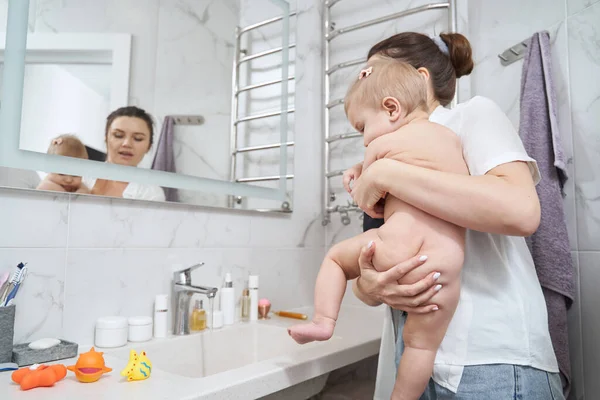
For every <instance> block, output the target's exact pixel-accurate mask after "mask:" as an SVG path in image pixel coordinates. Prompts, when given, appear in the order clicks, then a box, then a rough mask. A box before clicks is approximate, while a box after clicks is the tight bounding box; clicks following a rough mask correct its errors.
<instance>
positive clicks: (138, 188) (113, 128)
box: [84, 106, 165, 201]
mask: <svg viewBox="0 0 600 400" xmlns="http://www.w3.org/2000/svg"><path fill="white" fill-rule="evenodd" d="M104 139H105V141H106V149H107V157H106V162H107V163H112V164H119V165H126V166H130V167H137V166H138V164H139V163H140V162H141V161H142V159H143V158H144V155H145V154H146V153H148V151H150V148H151V147H152V143H153V142H154V127H153V122H152V117H151V116H150V114H148V113H147V112H146V111H144V110H142V109H141V108H138V107H134V106H128V107H121V108H119V109H117V110H115V111H113V112H112V113H111V114H110V115H109V116H108V117H107V118H106V128H105V131H104ZM84 182H85V184H86V186H87V187H88V188H90V189H91V192H92V194H95V195H100V196H111V197H123V198H126V199H136V200H153V201H165V194H164V192H163V190H162V189H161V188H160V187H159V186H152V185H142V184H139V183H134V182H130V183H127V182H119V181H109V180H106V179H86V180H85V181H84Z"/></svg>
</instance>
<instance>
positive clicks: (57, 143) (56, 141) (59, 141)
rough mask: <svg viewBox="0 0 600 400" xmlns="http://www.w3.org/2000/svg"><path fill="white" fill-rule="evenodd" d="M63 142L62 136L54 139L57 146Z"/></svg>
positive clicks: (53, 142)
mask: <svg viewBox="0 0 600 400" xmlns="http://www.w3.org/2000/svg"><path fill="white" fill-rule="evenodd" d="M62 142H63V140H62V138H58V139H54V140H53V141H52V144H53V145H55V146H58V145H59V144H62Z"/></svg>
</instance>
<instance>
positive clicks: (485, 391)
mask: <svg viewBox="0 0 600 400" xmlns="http://www.w3.org/2000/svg"><path fill="white" fill-rule="evenodd" d="M398 314H399V313H394V317H395V318H394V319H396V316H398ZM405 318H406V317H405V314H404V315H403V316H401V317H400V318H398V320H397V321H398V333H397V337H398V339H397V341H396V367H398V365H400V357H401V356H402V352H403V350H404V343H403V341H402V329H403V327H404V321H405ZM482 399H489V400H564V399H565V397H564V395H563V393H562V383H561V381H560V375H559V374H558V373H550V372H546V371H542V370H539V369H536V368H532V367H527V366H520V365H509V364H488V365H467V366H465V368H464V370H463V375H462V378H461V380H460V384H459V385H458V391H457V393H454V392H452V391H450V390H448V389H446V388H444V387H442V386H440V385H438V384H437V383H435V382H434V381H433V379H430V380H429V384H428V385H427V389H425V393H423V395H422V396H421V400H482Z"/></svg>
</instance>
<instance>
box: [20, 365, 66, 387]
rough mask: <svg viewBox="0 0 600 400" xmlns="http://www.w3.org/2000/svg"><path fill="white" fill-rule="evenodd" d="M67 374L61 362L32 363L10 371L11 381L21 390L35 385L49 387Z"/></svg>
mask: <svg viewBox="0 0 600 400" xmlns="http://www.w3.org/2000/svg"><path fill="white" fill-rule="evenodd" d="M65 376H67V368H65V366H64V365H62V364H56V365H39V364H34V365H32V366H30V367H25V368H21V369H18V370H16V371H15V372H13V373H12V375H11V378H12V380H13V382H15V383H17V384H19V385H20V386H21V390H29V389H34V388H37V387H50V386H54V384H55V383H56V382H58V381H60V380H61V379H63V378H64V377H65Z"/></svg>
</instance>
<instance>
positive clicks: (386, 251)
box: [289, 57, 469, 400]
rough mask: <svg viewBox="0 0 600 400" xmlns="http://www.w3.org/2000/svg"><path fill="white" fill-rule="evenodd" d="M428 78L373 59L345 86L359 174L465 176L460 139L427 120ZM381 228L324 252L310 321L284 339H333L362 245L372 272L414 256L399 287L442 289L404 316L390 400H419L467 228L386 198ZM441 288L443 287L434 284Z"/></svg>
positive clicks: (448, 311)
mask: <svg viewBox="0 0 600 400" xmlns="http://www.w3.org/2000/svg"><path fill="white" fill-rule="evenodd" d="M426 90H427V89H426V81H425V79H424V77H423V76H422V75H421V74H420V73H419V72H418V71H417V70H416V69H415V68H413V67H412V66H410V65H408V64H405V63H402V62H400V61H397V60H393V59H389V58H383V57H377V58H376V59H375V60H373V61H371V62H370V63H369V66H368V68H367V69H365V70H363V71H361V73H360V75H359V77H358V79H357V80H356V82H355V83H354V84H353V85H352V86H351V87H350V89H349V90H348V93H347V95H346V98H345V100H344V106H345V109H346V114H347V116H348V119H349V121H350V123H351V124H352V125H353V126H354V127H355V128H356V130H357V131H359V132H360V133H362V134H363V136H364V144H365V146H366V147H367V149H366V152H365V159H364V165H363V170H364V169H366V168H368V167H369V165H370V164H372V163H373V162H374V161H376V160H377V159H381V158H390V159H393V160H397V161H401V162H403V163H406V164H412V165H415V166H419V167H424V168H429V169H434V170H438V171H443V172H450V173H457V174H465V175H467V174H468V173H469V171H468V169H467V166H466V164H465V161H464V159H463V155H462V147H461V143H460V139H459V137H458V136H457V135H456V134H455V133H454V132H452V131H451V130H449V129H448V128H446V127H444V126H442V125H438V124H435V123H433V122H430V121H429V120H428V113H427V112H426V110H427V103H426V101H427V94H426ZM384 220H385V224H384V225H383V226H382V227H381V228H379V229H371V230H369V231H367V232H364V233H362V234H361V235H358V236H356V237H354V238H351V239H348V240H345V241H343V242H341V243H338V244H336V245H335V246H333V247H332V248H331V250H330V251H329V252H328V254H327V256H326V257H325V260H324V261H323V264H322V265H321V269H320V271H319V275H318V277H317V283H316V288H315V315H314V318H313V320H312V322H310V323H308V324H303V325H296V326H292V327H291V328H290V329H289V334H290V335H291V336H292V338H294V340H296V342H298V343H300V344H303V343H307V342H310V341H313V340H327V339H329V338H330V337H331V336H332V335H333V330H334V327H335V324H336V320H337V318H338V313H339V310H340V305H341V302H342V297H343V295H344V292H345V290H346V281H347V280H351V279H355V278H357V277H358V276H359V274H360V269H359V266H358V258H359V254H360V251H361V248H362V247H364V246H367V245H369V246H370V245H372V242H374V243H375V244H376V248H377V250H376V251H375V255H374V257H373V264H374V266H375V268H376V269H377V270H378V271H386V270H388V269H390V268H392V267H393V266H395V265H397V264H399V263H401V262H403V261H405V260H408V259H409V258H411V257H413V256H415V255H417V254H422V255H427V257H428V258H427V260H428V261H427V263H426V264H423V266H422V267H420V268H418V269H415V270H414V271H411V272H410V273H408V274H406V275H405V276H404V277H403V278H402V279H401V280H400V281H399V283H401V284H411V283H414V282H416V281H417V280H420V279H422V278H424V277H425V276H426V275H428V274H430V273H432V272H434V271H438V272H440V273H441V275H440V276H441V277H440V278H439V280H438V282H439V283H440V284H442V285H443V286H444V290H442V291H440V292H438V293H437V294H436V295H435V296H434V297H433V299H434V300H432V301H435V303H436V304H437V305H438V307H439V309H438V310H437V311H435V312H432V313H428V314H422V315H420V314H412V313H409V315H408V317H407V321H406V324H405V326H404V331H403V339H404V344H405V349H404V353H403V354H402V358H401V362H400V367H399V371H398V373H397V377H396V384H395V386H394V392H393V394H392V399H394V400H395V399H410V400H415V399H418V398H419V397H420V396H421V395H422V394H423V392H424V390H425V388H426V385H427V383H428V381H429V378H430V377H431V375H432V372H433V364H434V361H435V355H436V352H437V349H438V346H439V345H440V343H441V341H442V339H443V337H444V335H445V333H446V329H447V327H448V324H449V323H450V320H451V319H452V316H453V314H454V310H455V309H456V306H457V303H458V299H459V292H460V271H461V269H462V265H463V259H464V240H465V238H464V237H465V230H464V229H463V228H461V227H458V226H456V225H453V224H451V223H449V222H446V221H443V220H441V219H439V218H436V217H434V216H432V215H429V214H427V213H425V212H423V211H421V210H420V209H418V208H415V207H413V206H411V205H409V204H407V203H405V202H403V201H401V200H399V199H397V198H394V197H393V196H390V195H388V196H387V197H386V200H385V207H384ZM438 287H441V286H438Z"/></svg>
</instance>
